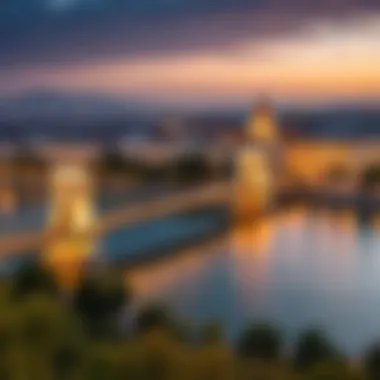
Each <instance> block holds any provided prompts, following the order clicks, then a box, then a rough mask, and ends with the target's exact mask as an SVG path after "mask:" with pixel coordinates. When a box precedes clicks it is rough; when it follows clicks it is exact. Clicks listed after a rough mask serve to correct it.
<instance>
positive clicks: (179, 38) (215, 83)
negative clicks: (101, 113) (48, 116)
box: [0, 0, 380, 106]
mask: <svg viewBox="0 0 380 380" xmlns="http://www.w3.org/2000/svg"><path fill="white" fill-rule="evenodd" d="M379 36H380V2H379V1H378V0H319V1H314V0H0V96H8V95H10V94H15V93H22V92H26V91H30V90H33V89H41V88H44V89H46V88H48V89H54V90H57V91H71V92H89V91H90V92H96V93H104V94H110V95H113V96H118V97H121V98H125V99H126V100H127V99H135V100H136V99H137V100H142V101H149V102H163V103H168V104H181V105H187V104H189V105H190V104H192V105H194V104H210V105H211V104H213V105H220V106H224V105H228V104H229V105H231V104H242V103H245V102H247V101H249V99H251V98H252V97H253V96H255V94H257V93H263V92H264V93H266V94H270V95H271V96H272V97H274V98H276V99H279V100H281V101H310V102H320V101H328V100H330V99H335V100H336V99H340V100H345V99H355V100H360V101H367V100H371V101H372V100H377V99H378V97H379V95H380V68H379V67H380V38H379Z"/></svg>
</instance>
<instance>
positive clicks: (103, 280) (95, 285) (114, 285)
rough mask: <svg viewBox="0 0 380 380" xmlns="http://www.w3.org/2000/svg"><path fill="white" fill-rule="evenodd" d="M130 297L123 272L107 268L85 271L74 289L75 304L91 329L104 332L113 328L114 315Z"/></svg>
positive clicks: (114, 323)
mask: <svg viewBox="0 0 380 380" xmlns="http://www.w3.org/2000/svg"><path fill="white" fill-rule="evenodd" d="M130 299H131V291H130V289H129V287H128V286H127V285H126V284H125V282H124V277H123V274H122V273H121V272H120V271H118V270H115V269H110V268H107V269H104V270H101V271H97V272H90V273H84V274H82V276H81V278H80V280H79V284H78V286H77V288H76V289H75V290H74V294H73V307H74V310H75V311H76V312H77V314H78V315H79V316H80V317H81V318H82V320H83V322H84V323H85V326H87V327H89V328H90V331H91V332H92V333H94V334H95V335H97V334H98V333H99V334H100V335H103V333H106V334H107V333H109V332H110V331H111V330H112V331H113V330H114V326H115V325H116V320H115V318H116V317H117V316H118V315H119V312H120V311H121V309H122V308H123V306H125V305H126V304H127V303H128V302H129V301H130Z"/></svg>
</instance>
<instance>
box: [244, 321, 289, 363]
mask: <svg viewBox="0 0 380 380" xmlns="http://www.w3.org/2000/svg"><path fill="white" fill-rule="evenodd" d="M281 348H282V338H281V334H280V332H279V331H278V330H277V329H276V328H275V327H273V326H271V325H269V324H258V325H253V326H251V327H248V328H247V329H246V330H245V331H244V332H243V333H242V335H241V336H240V338H239V341H238V351H239V353H240V355H241V356H243V357H249V358H256V359H262V360H276V359H278V358H279V357H280V354H281Z"/></svg>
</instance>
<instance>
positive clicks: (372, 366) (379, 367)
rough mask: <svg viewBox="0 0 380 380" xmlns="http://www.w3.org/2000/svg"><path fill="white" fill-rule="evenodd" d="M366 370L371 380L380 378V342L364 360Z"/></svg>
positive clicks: (370, 349)
mask: <svg viewBox="0 0 380 380" xmlns="http://www.w3.org/2000/svg"><path fill="white" fill-rule="evenodd" d="M363 362H364V368H365V370H366V373H367V374H368V376H369V377H370V378H371V379H379V378H380V342H378V343H376V344H374V345H373V346H372V347H370V348H369V350H368V351H367V352H366V354H365V355H364V358H363Z"/></svg>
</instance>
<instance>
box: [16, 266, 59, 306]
mask: <svg viewBox="0 0 380 380" xmlns="http://www.w3.org/2000/svg"><path fill="white" fill-rule="evenodd" d="M11 289H12V290H11V293H12V295H13V297H15V298H22V297H25V296H29V295H31V294H33V293H44V294H49V295H51V296H54V297H56V296H58V295H59V286H58V284H57V282H56V280H55V278H54V274H53V273H52V272H51V271H50V270H49V269H48V268H47V267H45V266H44V265H43V264H42V263H41V262H39V261H38V260H33V261H31V262H28V263H26V264H24V265H22V266H21V267H20V268H19V269H18V270H17V271H16V273H15V275H14V277H13V281H12V283H11Z"/></svg>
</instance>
